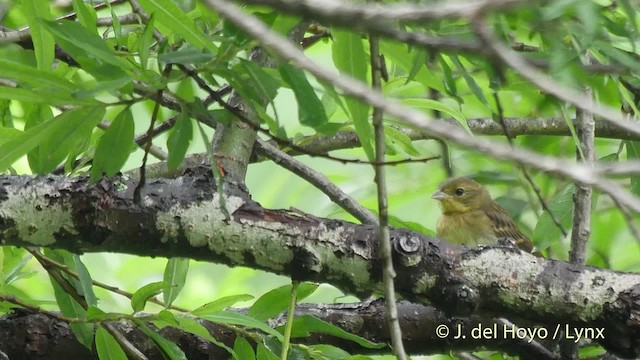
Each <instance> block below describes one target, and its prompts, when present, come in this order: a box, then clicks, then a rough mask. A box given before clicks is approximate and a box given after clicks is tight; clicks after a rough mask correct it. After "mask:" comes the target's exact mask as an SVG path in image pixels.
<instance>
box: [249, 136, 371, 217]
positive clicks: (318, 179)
mask: <svg viewBox="0 0 640 360" xmlns="http://www.w3.org/2000/svg"><path fill="white" fill-rule="evenodd" d="M256 144H257V146H258V150H259V151H260V152H261V153H262V154H264V155H265V156H266V157H268V158H269V159H271V160H272V161H273V162H274V163H276V164H278V165H280V166H282V167H284V168H285V169H287V170H289V171H291V172H292V173H294V174H296V175H298V176H300V177H301V178H303V179H305V180H306V181H308V182H309V183H310V184H311V185H313V186H315V187H316V188H318V189H319V190H320V191H322V192H323V193H324V194H325V195H327V196H328V197H329V199H331V201H333V202H334V203H336V204H337V205H338V206H340V207H341V208H342V209H344V210H345V211H346V212H348V213H349V214H351V215H352V216H353V217H355V218H356V219H358V220H359V221H360V222H361V223H363V224H377V223H378V218H377V217H376V216H375V215H374V214H373V213H371V211H369V210H367V208H365V207H363V206H362V205H360V203H358V202H357V201H356V200H354V199H353V198H352V197H351V196H349V195H348V194H346V193H345V192H343V191H342V190H341V189H340V188H339V187H338V186H337V185H335V184H334V183H333V182H331V181H330V180H329V179H327V177H326V176H324V175H323V174H322V173H319V172H317V171H315V170H313V169H312V168H310V167H308V166H306V165H305V164H303V163H301V162H300V161H298V160H296V159H294V158H293V157H292V156H291V155H287V154H286V153H285V152H283V151H281V150H280V149H278V148H277V147H275V146H273V145H271V144H269V143H268V142H266V141H264V140H262V139H258V140H257V143H256Z"/></svg>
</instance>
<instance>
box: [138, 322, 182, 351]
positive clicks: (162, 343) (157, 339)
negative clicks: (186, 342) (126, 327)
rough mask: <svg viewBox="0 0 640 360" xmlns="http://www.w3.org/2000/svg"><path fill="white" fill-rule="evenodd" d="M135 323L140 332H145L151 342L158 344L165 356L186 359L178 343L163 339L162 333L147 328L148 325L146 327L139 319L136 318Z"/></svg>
mask: <svg viewBox="0 0 640 360" xmlns="http://www.w3.org/2000/svg"><path fill="white" fill-rule="evenodd" d="M135 323H136V325H138V328H140V330H142V332H144V333H145V334H147V336H148V337H150V338H151V340H153V342H154V343H156V345H158V347H159V348H160V349H161V350H162V353H163V354H164V355H166V357H167V358H169V359H171V360H187V356H186V355H185V354H184V352H183V351H182V350H181V349H180V347H178V345H176V344H174V343H172V342H171V341H169V340H167V339H165V338H164V337H162V335H160V334H158V333H157V332H155V331H153V330H151V329H149V327H147V325H145V324H144V322H142V321H140V320H136V321H135Z"/></svg>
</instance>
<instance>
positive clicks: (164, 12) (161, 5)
mask: <svg viewBox="0 0 640 360" xmlns="http://www.w3.org/2000/svg"><path fill="white" fill-rule="evenodd" d="M140 5H141V6H142V8H143V9H145V10H146V11H147V13H149V14H155V17H156V20H157V21H158V23H160V24H162V25H163V26H165V27H167V28H168V29H169V30H171V31H173V32H175V33H176V34H178V35H180V36H181V37H182V38H183V39H185V40H186V41H187V42H188V43H190V44H191V45H193V46H195V47H197V48H199V49H209V51H211V52H212V53H214V54H215V53H216V52H217V50H218V48H217V47H216V46H215V45H214V44H213V42H212V41H211V40H210V39H207V37H206V36H205V35H204V34H203V33H202V32H201V31H200V29H199V28H198V27H197V26H196V25H195V24H194V22H193V20H191V18H189V16H187V14H185V12H184V11H182V9H180V8H179V7H178V5H177V4H176V3H175V2H173V1H171V0H141V1H140Z"/></svg>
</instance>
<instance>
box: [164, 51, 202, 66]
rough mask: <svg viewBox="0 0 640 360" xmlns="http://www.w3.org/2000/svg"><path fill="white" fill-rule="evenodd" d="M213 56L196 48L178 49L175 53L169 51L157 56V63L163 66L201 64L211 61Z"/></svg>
mask: <svg viewBox="0 0 640 360" xmlns="http://www.w3.org/2000/svg"><path fill="white" fill-rule="evenodd" d="M214 58H215V56H214V55H213V54H211V53H208V52H202V50H199V49H196V48H186V49H179V50H177V51H169V52H165V53H162V54H160V55H159V56H158V61H160V62H161V63H163V64H183V65H192V64H203V63H207V62H209V61H211V60H213V59H214Z"/></svg>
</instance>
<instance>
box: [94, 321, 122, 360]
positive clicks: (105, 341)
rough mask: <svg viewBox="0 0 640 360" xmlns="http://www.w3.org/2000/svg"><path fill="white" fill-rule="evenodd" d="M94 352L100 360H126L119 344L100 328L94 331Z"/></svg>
mask: <svg viewBox="0 0 640 360" xmlns="http://www.w3.org/2000/svg"><path fill="white" fill-rule="evenodd" d="M96 350H97V352H98V357H99V359H100V360H127V355H126V354H125V352H124V351H123V350H122V348H121V347H120V344H118V342H117V341H116V339H115V338H114V337H113V336H112V335H111V334H109V332H108V331H107V330H105V329H104V328H103V327H102V326H98V329H97V330H96Z"/></svg>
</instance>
